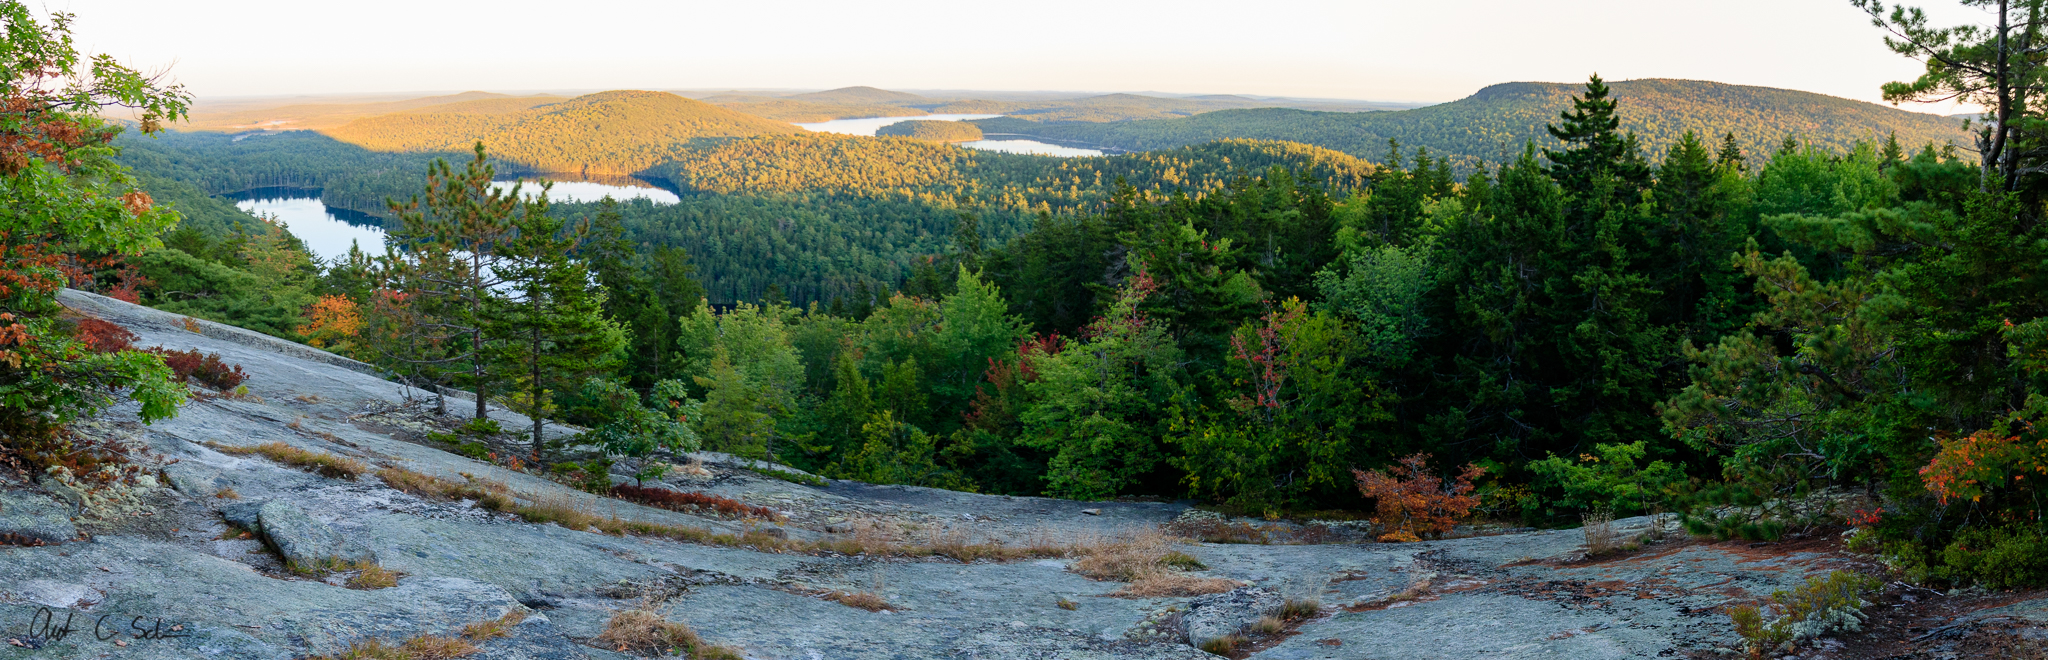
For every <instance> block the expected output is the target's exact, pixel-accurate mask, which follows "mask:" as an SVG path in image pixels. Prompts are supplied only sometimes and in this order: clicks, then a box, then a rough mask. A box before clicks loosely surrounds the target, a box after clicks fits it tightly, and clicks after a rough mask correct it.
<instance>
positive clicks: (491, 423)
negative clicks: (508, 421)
mask: <svg viewBox="0 0 2048 660" xmlns="http://www.w3.org/2000/svg"><path fill="white" fill-rule="evenodd" d="M458 430H460V431H462V433H463V434H464V435H472V436H479V437H483V436H493V435H498V434H500V433H504V432H505V428H504V427H503V426H500V425H499V424H498V420H495V419H489V418H485V419H471V420H469V421H468V422H464V423H463V424H462V427H461V428H460V429H458Z"/></svg>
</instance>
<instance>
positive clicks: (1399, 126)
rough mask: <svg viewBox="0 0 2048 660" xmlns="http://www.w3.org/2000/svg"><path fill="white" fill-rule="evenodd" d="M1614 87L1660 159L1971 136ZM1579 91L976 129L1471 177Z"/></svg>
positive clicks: (1505, 90) (1941, 126)
mask: <svg viewBox="0 0 2048 660" xmlns="http://www.w3.org/2000/svg"><path fill="white" fill-rule="evenodd" d="M1609 86H1610V87H1612V88H1613V89H1614V96H1615V97H1616V98H1617V99H1619V100H1620V102H1621V110H1620V114H1621V119H1622V127H1623V128H1625V129H1627V130H1632V131H1635V132H1636V133H1637V134H1638V135H1640V136H1641V137H1642V138H1643V142H1644V144H1645V146H1646V147H1648V148H1649V149H1650V150H1651V152H1652V153H1653V154H1655V153H1662V151H1663V150H1664V149H1665V148H1667V147H1668V146H1669V145H1671V144H1673V143H1675V142H1677V140H1678V139H1679V136H1680V135H1682V134H1683V133H1684V132H1685V131H1688V130H1690V131H1693V132H1695V133H1698V134H1700V135H1702V136H1703V137H1707V138H1714V137H1718V136H1720V135H1722V134H1725V133H1731V132H1732V133H1734V134H1735V138H1736V141H1737V142H1738V143H1739V144H1740V145H1741V147H1742V149H1743V151H1744V152H1745V153H1746V154H1748V155H1749V156H1750V157H1752V158H1756V157H1760V156H1763V155H1764V154H1767V153H1769V152H1770V151H1772V150H1775V149H1777V148H1778V145H1780V144H1782V143H1783V142H1784V140H1785V138H1787V137H1793V138H1797V139H1799V140H1800V141H1801V142H1803V143H1809V144H1814V145H1817V146H1820V147H1823V148H1828V149H1835V150H1843V149H1848V148H1850V147H1851V146H1853V145H1854V144H1855V143H1856V142H1857V141H1859V140H1872V139H1883V137H1884V136H1886V135H1888V134H1890V133H1892V132H1894V131H1896V132H1897V134H1898V136H1899V141H1900V142H1902V143H1904V144H1907V145H1914V146H1917V145H1923V144H1928V143H1933V144H1946V143H1951V142H1953V143H1959V144H1960V143H1962V142H1963V141H1964V139H1965V138H1966V136H1965V135H1964V133H1963V131H1962V128H1961V124H1960V122H1959V121H1958V120H1955V119H1952V118H1948V117H1942V116H1938V115H1931V114H1922V113H1916V112H1908V111H1904V110H1899V109H1896V108H1890V107H1886V106H1882V105H1877V104H1874V103H1864V102H1861V101H1852V100H1849V99H1843V98H1838V97H1833V96H1826V95H1822V94H1814V93H1811V92H1800V91H1793V90H1785V89H1775V88H1769V87H1751V86H1744V85H1729V84H1723V83H1716V82H1705V81H1696V80H1666V79H1649V80H1630V81H1621V82H1614V83H1609ZM1583 90H1584V88H1583V87H1582V86H1581V85H1577V84H1564V83H1533V82H1517V83H1504V84H1499V85H1493V86H1490V87H1487V88H1485V89H1482V90H1479V92H1478V93H1476V94H1473V95H1472V96H1470V97H1466V98H1464V99H1460V100H1458V101H1453V102H1450V103H1444V104H1440V105H1433V106H1428V107H1424V108H1416V109H1413V110H1398V111H1383V112H1315V111H1307V110H1295V109H1285V108H1259V109H1236V110H1219V111H1215V112H1205V113H1202V114H1198V115H1194V116H1191V117H1185V118H1178V119H1160V120H1150V121H1128V122H1115V123H1101V122H1096V123H1088V122H1079V121H1070V122H1063V123H1055V122H1045V121H1030V120H1028V119H1026V118H1024V117H1000V118H996V119H984V120H978V121H976V122H974V123H976V124H977V125H979V126H981V129H982V132H984V133H988V134H1001V133H1012V134H1023V135H1031V136H1037V137H1046V138H1054V139H1059V140H1064V141H1072V142H1082V143H1087V144H1095V145H1101V146H1106V147H1115V148H1119V149H1124V150H1129V151H1147V150H1154V149H1165V148H1171V147H1178V146H1183V145H1189V144H1200V143H1204V142H1208V141H1211V140H1219V139H1227V138H1245V139H1263V140H1290V141H1294V142H1301V143H1306V144H1312V145H1316V146H1320V147H1327V148H1330V149H1336V150H1338V151H1342V152H1345V153H1349V154H1352V155H1355V156H1359V157H1362V158H1368V159H1373V160H1379V159H1382V158H1384V157H1385V156H1386V153H1387V140H1389V139H1395V140H1399V141H1400V142H1401V143H1402V144H1404V145H1407V146H1410V147H1427V148H1429V150H1430V151H1431V152H1432V153H1435V154H1438V155H1440V156H1444V157H1446V158H1448V159H1450V160H1451V161H1452V163H1453V164H1455V165H1456V166H1458V167H1459V168H1460V169H1465V170H1469V169H1470V168H1472V167H1475V166H1477V165H1479V164H1480V163H1483V162H1497V161H1500V160H1502V159H1505V158H1508V157H1511V156H1513V155H1514V154H1516V153H1519V152H1520V151H1521V149H1522V145H1523V144H1524V143H1526V142H1529V141H1532V140H1533V141H1535V142H1536V143H1537V144H1538V145H1544V144H1547V143H1549V141H1550V137H1549V135H1548V134H1547V133H1545V132H1544V130H1543V127H1544V125H1545V124H1546V123H1548V122H1552V121H1555V120H1556V119H1557V115H1558V113H1559V112H1561V111H1563V110H1565V109H1566V108H1568V107H1570V104H1571V100H1572V97H1573V95H1575V94H1579V93H1581V92H1582V91H1583ZM1140 98H1145V97H1140ZM1104 103H1105V104H1109V103H1110V102H1107V101H1105V102H1104Z"/></svg>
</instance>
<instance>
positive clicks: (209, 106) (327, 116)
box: [178, 92, 568, 132]
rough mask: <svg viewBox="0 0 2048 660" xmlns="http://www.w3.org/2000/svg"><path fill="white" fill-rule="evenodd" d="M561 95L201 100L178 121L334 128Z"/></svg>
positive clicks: (236, 127) (195, 127)
mask: <svg viewBox="0 0 2048 660" xmlns="http://www.w3.org/2000/svg"><path fill="white" fill-rule="evenodd" d="M566 100H568V98H567V97H562V96H549V95H538V96H510V95H506V94H493V93H490V92H463V93H461V94H450V95H447V96H425V97H420V98H410V99H399V100H392V101H372V102H353V103H351V102H343V101H339V100H337V101H334V102H327V103H298V104H291V105H271V104H265V103H262V102H240V103H235V102H227V103H203V104H200V105H199V106H198V107H196V108H195V109H194V110H193V111H192V116H191V119H190V121H188V122H186V123H184V124H182V125H180V126H179V127H178V128H179V130H187V131H230V132H233V131H248V130H318V129H323V128H335V127H338V126H341V125H343V124H347V123H349V122H351V121H354V120H357V119H361V118H363V117H374V116H377V115H384V114H390V113H393V112H404V111H407V110H417V109H420V108H426V107H431V106H440V105H449V104H456V103H463V102H470V101H485V102H489V101H498V102H508V103H513V104H519V103H525V104H526V105H528V106H531V105H539V104H541V103H553V102H557V101H566Z"/></svg>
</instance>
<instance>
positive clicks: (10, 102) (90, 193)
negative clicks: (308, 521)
mask: <svg viewBox="0 0 2048 660" xmlns="http://www.w3.org/2000/svg"><path fill="white" fill-rule="evenodd" d="M71 21H72V16H71V15H70V14H64V13H57V14H52V15H51V16H49V17H48V19H47V21H39V20H37V18H36V17H35V16H34V15H33V14H31V13H30V11H29V8H28V6H27V5H26V4H23V3H21V2H17V1H15V0H0V26H4V27H5V30H6V33H7V37H6V39H5V40H0V107H6V108H8V109H9V110H8V111H7V112H5V113H0V453H4V454H7V456H4V457H0V460H6V461H8V462H17V461H16V458H17V457H18V458H19V459H21V460H20V461H19V462H18V463H17V464H22V465H25V466H26V467H29V468H32V469H36V470H39V471H40V470H41V469H44V468H48V467H52V466H63V467H66V468H68V469H71V470H73V472H74V473H80V474H83V473H85V472H86V471H87V470H88V469H91V468H94V467H95V466H96V465H97V464H99V463H101V462H104V461H118V460H120V456H119V454H118V453H116V452H115V451H112V450H110V449H109V448H106V447H101V446H96V445H93V444H92V443H89V442H85V441H83V440H80V441H76V442H75V441H74V440H73V439H70V438H66V437H64V435H63V434H62V433H61V430H62V429H63V427H64V426H66V425H69V424H71V423H72V422H74V421H77V420H79V419H81V418H84V417H87V416H90V415H93V414H95V413H97V412H99V411H101V410H104V409H105V408H106V407H108V406H110V405H112V404H113V403H114V398H115V396H116V395H120V394H124V393H125V396H126V398H128V399H131V400H133V401H135V402H137V403H138V404H140V410H139V413H140V416H141V418H142V420H143V421H144V422H151V421H155V420H159V419H164V418H167V417H171V416H173V415H175V414H176V412H177V406H178V405H179V404H181V403H183V402H184V400H185V395H186V392H185V388H184V387H183V386H182V385H180V384H177V383H174V382H173V381H172V379H171V372H170V370H169V369H168V368H166V367H165V366H164V364H163V363H162V362H161V361H159V360H158V359H157V358H156V357H154V356H151V355H149V354H147V353H143V352H140V351H136V350H132V349H121V348H119V347H112V346H110V347H105V349H106V350H101V349H100V347H98V346H95V345H89V344H87V343H86V342H84V341H81V340H80V339H79V338H77V337H75V336H74V334H73V332H72V328H73V327H75V326H74V325H73V324H71V323H69V322H65V321H61V320H60V318H59V316H60V315H61V314H62V312H63V308H62V307H61V306H60V305H59V304H58V303H57V301H56V295H57V292H58V289H59V288H60V287H63V286H67V285H80V286H83V285H85V284H87V283H88V282H87V281H74V280H75V279H84V278H76V277H75V275H71V274H67V273H66V268H64V266H65V265H66V264H67V263H70V264H78V263H90V262H94V261H100V260H104V259H106V258H107V257H110V256H113V257H118V256H121V255H132V254H136V253H139V252H141V251H144V250H147V249H150V248H154V247H157V246H159V245H160V243H159V242H158V240H157V238H156V237H157V235H158V234H159V233H161V232H162V231H163V230H165V229H167V228H169V227H170V226H171V224H172V223H174V222H176V220H177V216H176V215H175V214H173V213H171V212H170V211H168V210H166V209H159V208H154V207H153V206H152V203H151V199H150V197H149V195H147V194H146V193H143V192H142V191H140V190H137V189H136V182H135V181H134V180H133V179H131V178H129V176H128V175H127V173H126V171H125V170H124V169H123V168H121V167H120V166H118V165H116V164H114V162H113V161H112V160H111V157H112V156H113V155H114V150H113V148H112V147H111V146H110V144H111V142H112V140H113V139H114V137H115V136H116V135H118V134H119V133H120V132H121V127H120V126H119V125H117V124H113V123H110V122H109V121H107V120H106V119H105V118H103V117H102V116H101V114H100V113H101V111H102V109H105V108H113V107H122V108H130V109H133V110H136V111H138V114H139V115H140V122H139V123H140V128H141V129H142V132H143V133H156V132H158V131H159V130H160V129H161V127H162V124H163V122H166V121H175V120H177V119H179V118H181V117H183V116H184V114H185V108H186V106H187V104H189V103H190V100H191V99H190V97H189V96H187V95H186V94H185V93H184V91H183V90H182V89H180V88H178V87H159V86H158V85H157V84H156V82H155V79H153V78H150V77H148V76H145V75H143V74H141V73H139V72H137V71H135V70H134V69H131V68H128V67H126V66H122V65H121V64H120V63H118V62H116V61H115V60H114V59H113V58H112V57H109V56H106V55H90V56H86V55H81V54H80V53H79V52H77V50H75V48H74V46H73V42H72V36H71ZM76 272H77V271H76V270H73V273H74V274H75V273H76ZM81 443H82V444H81Z"/></svg>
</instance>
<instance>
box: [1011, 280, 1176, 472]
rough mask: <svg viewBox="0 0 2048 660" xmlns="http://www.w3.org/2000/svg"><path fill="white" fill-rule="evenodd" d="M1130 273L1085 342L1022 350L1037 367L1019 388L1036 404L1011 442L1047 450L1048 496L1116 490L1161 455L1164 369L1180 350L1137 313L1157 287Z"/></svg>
mask: <svg viewBox="0 0 2048 660" xmlns="http://www.w3.org/2000/svg"><path fill="white" fill-rule="evenodd" d="M1135 270H1136V271H1137V273H1136V275H1135V276H1133V277H1132V278H1131V279H1130V281H1128V282H1126V283H1125V284H1124V286H1123V287H1122V289H1121V290H1120V291H1119V292H1118V293H1117V297H1116V299H1115V302H1113V303H1111V306H1110V307H1109V309H1108V310H1106V311H1105V313H1104V314H1103V315H1102V317H1101V318H1100V319H1098V320H1096V322H1095V323H1093V324H1090V326H1089V327H1088V329H1087V331H1086V332H1085V335H1086V338H1085V339H1083V340H1081V341H1077V342H1074V343H1073V345H1071V346H1067V347H1065V348H1064V349H1061V350H1058V351H1057V352H1054V351H1048V350H1034V351H1032V352H1031V353H1029V354H1028V355H1026V356H1025V357H1024V359H1025V360H1026V361H1027V363H1029V364H1030V365H1031V368H1032V369H1033V370H1035V371H1036V372H1037V374H1038V379H1037V380H1034V381H1030V382H1028V383H1026V385H1025V387H1026V389H1027V390H1028V391H1030V393H1031V395H1032V396H1033V397H1035V398H1036V399H1037V402H1038V403H1037V405H1035V406H1032V407H1031V408H1030V409H1029V410H1026V411H1025V412H1024V413H1023V414H1022V415H1021V421H1022V422H1023V423H1024V427H1025V429H1024V433H1023V436H1022V437H1021V438H1020V440H1019V442H1020V443H1022V444H1025V445H1029V446H1032V447H1036V448H1038V449H1042V450H1045V451H1048V452H1051V454H1052V457H1051V459H1050V462H1049V464H1048V471H1047V474H1046V484H1047V491H1048V492H1050V493H1053V494H1055V495H1059V496H1062V497H1070V498H1075V499H1102V498H1107V497H1111V496H1114V495H1117V494H1120V493H1122V492H1124V491H1125V489H1127V488H1128V487H1130V486H1132V485H1135V484H1136V483H1137V481H1138V480H1139V479H1140V478H1141V477H1143V476H1144V475H1145V474H1146V473H1148V472H1150V471H1151V470H1152V469H1153V467H1154V465H1156V464H1158V463H1159V462H1160V461H1161V460H1162V459H1164V458H1165V455H1164V452H1163V447H1162V446H1161V445H1160V442H1159V440H1158V438H1159V437H1161V436H1162V435H1165V433H1164V431H1166V430H1167V429H1166V426H1167V421H1168V419H1170V418H1169V417H1168V415H1167V414H1166V411H1164V410H1162V406H1163V405H1170V404H1171V402H1174V401H1176V400H1178V399H1179V398H1180V396H1179V395H1180V389H1181V386H1180V384H1179V383H1177V382H1175V380H1174V374H1175V371H1176V370H1175V369H1173V366H1172V365H1173V363H1174V362H1175V361H1177V360H1178V359H1179V358H1180V350H1179V349H1178V347H1176V346H1175V345H1174V342H1173V341H1172V340H1171V338H1170V337H1169V336H1168V335H1167V333H1166V327H1165V326H1164V324H1161V323H1157V322H1153V321H1152V319H1150V318H1148V317H1146V316H1145V315H1144V313H1143V312H1141V311H1139V306H1140V305H1141V304H1143V303H1144V302H1145V301H1146V299H1147V298H1148V297H1150V296H1151V295H1153V294H1154V293H1155V292H1156V291H1157V290H1158V288H1159V286H1158V284H1157V282H1155V281H1154V280H1153V279H1152V277H1151V276H1150V275H1149V274H1148V273H1147V272H1146V271H1145V269H1144V267H1143V266H1137V267H1136V268H1135Z"/></svg>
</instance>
